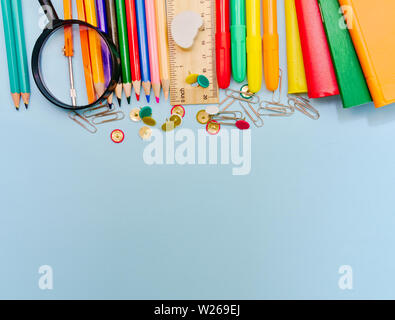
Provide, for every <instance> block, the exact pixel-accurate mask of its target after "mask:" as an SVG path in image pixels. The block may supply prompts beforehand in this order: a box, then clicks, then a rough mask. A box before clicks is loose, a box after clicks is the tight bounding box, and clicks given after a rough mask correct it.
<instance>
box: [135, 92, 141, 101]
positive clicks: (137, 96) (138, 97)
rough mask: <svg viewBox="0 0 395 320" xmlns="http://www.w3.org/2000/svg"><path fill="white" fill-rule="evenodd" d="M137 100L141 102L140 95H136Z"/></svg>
mask: <svg viewBox="0 0 395 320" xmlns="http://www.w3.org/2000/svg"><path fill="white" fill-rule="evenodd" d="M136 99H137V101H140V95H139V94H137V93H136Z"/></svg>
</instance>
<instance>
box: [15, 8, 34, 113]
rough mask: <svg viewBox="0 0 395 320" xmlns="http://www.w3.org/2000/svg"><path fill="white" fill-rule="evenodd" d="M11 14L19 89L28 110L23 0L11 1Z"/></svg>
mask: <svg viewBox="0 0 395 320" xmlns="http://www.w3.org/2000/svg"><path fill="white" fill-rule="evenodd" d="M11 12H12V18H13V23H14V39H15V49H16V57H17V60H18V70H19V88H20V90H21V96H22V100H23V103H24V104H25V106H26V109H27V107H28V105H29V100H30V79H29V76H30V73H29V65H28V62H27V61H28V60H27V52H26V41H25V30H24V26H23V12H22V3H21V0H13V1H11Z"/></svg>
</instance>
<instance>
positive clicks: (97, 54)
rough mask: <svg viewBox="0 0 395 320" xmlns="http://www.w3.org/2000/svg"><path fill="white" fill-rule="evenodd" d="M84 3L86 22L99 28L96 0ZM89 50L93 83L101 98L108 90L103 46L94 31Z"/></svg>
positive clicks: (90, 31) (90, 35)
mask: <svg viewBox="0 0 395 320" xmlns="http://www.w3.org/2000/svg"><path fill="white" fill-rule="evenodd" d="M84 3H85V14H86V22H88V23H89V24H91V25H93V26H94V27H97V19H96V7H95V0H84ZM89 50H90V54H91V63H92V72H93V82H94V84H95V90H96V93H97V95H98V96H99V97H100V96H102V95H103V93H104V91H105V90H106V87H105V80H104V71H103V58H102V46H101V41H100V38H99V35H98V33H97V32H96V31H95V30H93V29H92V30H89Z"/></svg>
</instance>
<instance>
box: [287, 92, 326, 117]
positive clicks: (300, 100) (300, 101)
mask: <svg viewBox="0 0 395 320" xmlns="http://www.w3.org/2000/svg"><path fill="white" fill-rule="evenodd" d="M288 104H289V105H290V106H292V107H293V108H295V109H296V110H298V111H300V112H301V113H303V114H304V115H305V116H307V117H309V118H310V119H313V120H318V119H319V118H320V113H319V112H318V110H317V109H315V108H314V107H313V106H312V105H311V104H310V101H309V100H308V99H306V98H304V97H301V96H292V95H288Z"/></svg>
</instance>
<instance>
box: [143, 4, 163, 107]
mask: <svg viewBox="0 0 395 320" xmlns="http://www.w3.org/2000/svg"><path fill="white" fill-rule="evenodd" d="M145 16H146V22H147V34H148V50H149V60H150V70H151V84H152V89H153V91H154V94H155V99H156V102H157V103H159V97H160V88H161V86H160V71H159V54H158V38H157V36H156V16H155V3H154V0H145Z"/></svg>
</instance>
